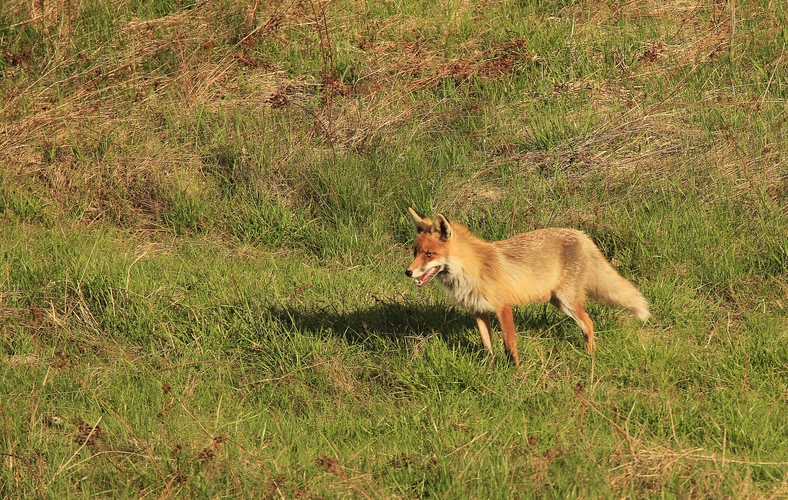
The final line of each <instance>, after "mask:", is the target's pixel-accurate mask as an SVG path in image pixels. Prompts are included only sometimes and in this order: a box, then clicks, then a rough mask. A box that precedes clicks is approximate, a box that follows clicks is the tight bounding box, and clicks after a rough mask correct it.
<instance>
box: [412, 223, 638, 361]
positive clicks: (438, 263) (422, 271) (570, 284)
mask: <svg viewBox="0 0 788 500" xmlns="http://www.w3.org/2000/svg"><path fill="white" fill-rule="evenodd" d="M410 214H411V217H412V218H413V223H414V224H415V226H416V230H417V232H418V235H417V236H416V242H415V245H414V259H413V262H412V263H411V264H410V266H408V269H407V271H405V274H406V275H408V276H409V277H413V278H415V279H416V281H417V283H418V285H419V286H424V285H426V284H427V283H428V282H429V281H431V280H432V279H433V278H437V279H438V281H440V282H441V284H442V285H443V286H444V287H445V288H446V289H447V290H448V291H449V293H450V294H451V295H452V296H453V297H454V299H455V300H456V301H457V303H458V304H459V305H460V306H462V307H464V308H466V309H469V310H470V311H472V312H473V313H474V314H475V316H476V322H477V325H478V326H479V332H480V334H481V338H482V343H483V344H484V347H485V348H486V349H487V350H488V351H489V352H490V353H492V347H491V344H490V320H489V312H495V313H496V315H497V316H498V320H499V323H500V324H501V330H502V332H503V337H504V345H505V347H506V352H507V354H508V356H509V358H510V359H511V360H512V361H513V362H514V363H515V364H519V357H518V355H517V344H516V339H515V328H514V321H513V319H512V311H511V307H512V306H516V305H521V304H529V303H537V302H547V301H550V303H551V304H553V305H554V306H555V307H557V308H558V309H559V310H561V311H562V312H564V313H565V314H567V315H568V316H570V317H571V318H572V319H574V320H575V322H576V323H577V324H578V325H579V326H580V328H581V329H582V330H583V334H584V336H585V339H586V347H587V348H588V351H589V352H590V353H592V354H593V353H594V350H595V346H596V342H595V339H594V324H593V322H592V321H591V318H589V317H588V314H587V313H586V311H585V302H586V297H587V296H591V297H593V298H595V299H598V300H601V301H604V302H607V303H610V304H614V305H618V306H621V307H624V308H626V309H628V310H629V311H630V312H632V314H634V315H635V317H637V318H638V319H639V320H641V321H646V320H648V318H649V317H650V313H649V311H648V302H647V301H646V299H645V298H644V297H643V295H641V294H640V292H638V290H637V288H635V286H634V285H633V284H632V283H630V282H629V281H627V280H626V279H625V278H623V277H622V276H621V275H619V274H618V272H616V270H615V269H613V267H612V266H611V265H610V263H609V262H608V261H607V259H605V257H604V256H603V255H602V252H600V251H599V248H597V246H596V245H595V244H594V242H593V241H591V239H590V238H589V237H588V236H587V235H585V234H584V233H582V232H581V231H577V230H574V229H563V228H551V229H539V230H536V231H531V232H528V233H523V234H519V235H517V236H513V237H511V238H509V239H506V240H502V241H494V242H491V241H487V240H484V239H482V238H479V237H478V236H475V235H474V234H473V233H471V231H470V230H469V229H468V228H467V227H465V226H464V225H462V224H460V223H457V222H449V220H448V219H446V217H444V216H443V215H441V214H437V215H436V216H435V220H434V221H433V220H432V219H429V218H427V217H424V216H423V215H421V214H419V213H418V212H416V211H415V210H413V209H412V208H411V209H410Z"/></svg>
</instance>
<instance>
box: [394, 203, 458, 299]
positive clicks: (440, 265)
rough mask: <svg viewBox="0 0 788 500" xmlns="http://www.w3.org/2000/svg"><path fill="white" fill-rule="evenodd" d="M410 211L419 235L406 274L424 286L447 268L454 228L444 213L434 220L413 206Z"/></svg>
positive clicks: (437, 215) (420, 285)
mask: <svg viewBox="0 0 788 500" xmlns="http://www.w3.org/2000/svg"><path fill="white" fill-rule="evenodd" d="M408 211H409V212H410V216H411V217H412V218H413V224H414V225H415V226H416V232H417V235H416V242H415V244H414V247H413V262H411V263H410V266H408V269H407V270H406V271H405V276H407V277H409V278H414V279H415V280H416V284H417V285H418V286H419V287H422V286H424V285H426V284H427V283H429V282H430V280H432V278H434V277H435V276H436V275H437V274H438V273H440V272H441V271H443V270H444V269H446V265H447V263H448V257H449V252H448V247H447V243H448V242H449V241H450V240H451V239H452V238H454V230H453V229H452V227H451V224H450V223H449V220H448V219H447V218H446V217H444V216H443V215H442V214H436V215H435V221H433V220H432V219H429V218H427V217H425V216H423V215H421V214H420V213H418V212H417V211H415V210H413V209H412V208H409V209H408Z"/></svg>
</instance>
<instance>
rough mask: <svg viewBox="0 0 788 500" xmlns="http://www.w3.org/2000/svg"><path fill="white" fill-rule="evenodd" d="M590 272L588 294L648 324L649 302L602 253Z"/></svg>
mask: <svg viewBox="0 0 788 500" xmlns="http://www.w3.org/2000/svg"><path fill="white" fill-rule="evenodd" d="M592 267H593V269H590V270H589V273H588V274H589V276H588V284H587V287H588V294H589V295H590V296H591V297H593V298H595V299H597V300H600V301H602V302H607V303H608V304H613V305H616V306H620V307H623V308H624V309H627V310H629V312H631V313H632V314H633V315H634V316H635V317H636V318H637V319H639V320H640V321H643V322H646V321H648V319H649V318H650V317H651V313H650V312H649V310H648V301H647V300H646V298H645V297H643V295H642V294H641V293H640V292H639V291H638V289H637V288H635V285H633V284H632V283H631V282H630V281H629V280H627V279H626V278H624V277H623V276H621V275H620V274H618V272H617V271H616V270H615V269H613V266H612V265H610V262H608V261H607V259H606V258H605V257H604V256H603V255H602V253H601V252H600V253H599V255H598V258H595V259H594V264H593V265H592Z"/></svg>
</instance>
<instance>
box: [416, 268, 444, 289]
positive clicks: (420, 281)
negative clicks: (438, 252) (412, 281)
mask: <svg viewBox="0 0 788 500" xmlns="http://www.w3.org/2000/svg"><path fill="white" fill-rule="evenodd" d="M438 271H440V267H433V268H432V269H430V270H429V271H427V272H426V273H424V274H422V275H421V276H419V277H418V278H416V284H417V285H418V286H419V288H421V287H423V286H424V285H426V284H427V283H429V282H430V280H431V279H432V278H434V277H435V275H436V274H438Z"/></svg>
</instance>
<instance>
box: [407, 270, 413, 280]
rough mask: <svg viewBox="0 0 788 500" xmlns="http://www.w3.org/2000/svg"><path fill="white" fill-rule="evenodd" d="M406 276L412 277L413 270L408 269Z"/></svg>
mask: <svg viewBox="0 0 788 500" xmlns="http://www.w3.org/2000/svg"><path fill="white" fill-rule="evenodd" d="M405 276H407V277H408V278H410V277H411V276H413V271H411V270H410V269H406V270H405Z"/></svg>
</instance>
